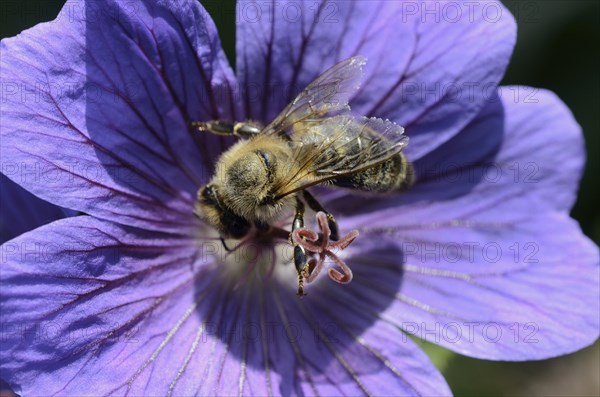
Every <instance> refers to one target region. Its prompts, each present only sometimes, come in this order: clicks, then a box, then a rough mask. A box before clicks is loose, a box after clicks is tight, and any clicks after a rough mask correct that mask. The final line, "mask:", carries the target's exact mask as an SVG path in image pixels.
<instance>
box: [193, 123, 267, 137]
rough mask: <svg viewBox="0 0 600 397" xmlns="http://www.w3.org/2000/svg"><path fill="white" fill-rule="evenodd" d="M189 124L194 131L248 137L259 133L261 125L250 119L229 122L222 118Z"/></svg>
mask: <svg viewBox="0 0 600 397" xmlns="http://www.w3.org/2000/svg"><path fill="white" fill-rule="evenodd" d="M190 126H191V127H192V128H193V129H194V130H196V131H201V132H203V131H206V132H210V133H211V134H215V135H221V136H238V137H241V138H250V137H253V136H254V135H258V134H260V132H261V131H262V126H261V125H260V124H258V123H255V122H252V121H246V122H234V123H232V122H229V121H223V120H212V121H192V122H191V123H190Z"/></svg>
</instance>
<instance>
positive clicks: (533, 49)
mask: <svg viewBox="0 0 600 397" xmlns="http://www.w3.org/2000/svg"><path fill="white" fill-rule="evenodd" d="M63 3H64V0H63V1H61V0H45V1H39V0H20V1H14V0H12V1H11V0H3V1H1V2H0V37H9V36H14V35H16V34H17V33H19V32H20V31H22V30H23V29H26V28H28V27H31V26H33V25H35V24H36V23H38V22H41V21H47V20H51V19H53V18H54V17H55V16H56V14H57V13H58V11H59V9H60V7H61V6H62V4H63ZM202 3H203V4H204V5H205V7H206V8H207V9H208V11H209V12H210V13H211V15H213V16H214V18H215V22H216V24H217V26H218V27H219V31H220V33H221V39H222V42H223V45H224V47H225V51H226V52H227V53H228V56H229V57H230V58H232V57H233V56H234V52H235V51H234V48H235V36H234V24H233V22H232V21H233V17H234V15H235V11H234V10H235V1H233V0H226V1H218V0H208V1H203V2H202ZM504 3H505V4H506V6H507V7H508V8H509V9H510V10H511V12H512V13H513V15H515V17H516V19H517V24H518V29H519V31H518V38H517V46H516V49H515V53H514V56H513V58H512V61H511V63H510V65H509V67H508V71H507V73H506V76H505V78H504V80H503V82H502V83H503V84H523V85H530V86H534V87H543V88H548V89H550V90H552V91H554V92H555V93H557V94H558V96H559V97H560V98H562V100H563V101H565V102H566V103H567V104H568V105H569V107H570V108H571V110H572V111H573V113H574V114H575V118H576V119H577V120H578V121H579V123H580V124H581V125H582V127H583V131H584V134H585V138H586V146H587V153H588V161H587V167H586V171H585V174H584V176H583V180H582V183H581V189H580V192H579V198H578V200H577V204H576V205H575V208H574V209H573V212H572V215H573V217H574V218H575V219H577V220H578V221H579V223H580V224H581V227H582V229H583V231H584V233H586V234H587V235H588V236H590V237H591V238H593V239H594V240H595V241H596V243H597V244H598V243H600V205H598V203H600V184H598V180H599V177H600V117H599V114H600V51H599V49H600V2H599V1H597V0H541V1H528V0H513V1H505V2H504ZM582 304H585V302H582ZM423 347H424V348H425V350H426V351H427V352H428V353H429V354H430V356H431V357H432V359H433V361H434V362H435V363H436V365H438V367H439V368H440V369H441V370H442V371H443V372H444V375H445V376H446V379H447V380H448V382H449V384H450V387H451V388H452V390H453V391H454V393H455V395H457V396H508V395H523V396H532V395H538V396H550V395H554V396H573V395H589V396H599V395H600V347H599V344H598V343H596V344H595V345H594V346H592V347H590V348H587V349H585V350H582V351H580V352H578V353H575V354H571V355H568V356H563V357H559V358H555V359H551V360H545V361H538V362H527V363H507V362H491V361H483V360H475V359H471V358H467V357H462V356H459V355H457V354H454V353H450V352H448V351H446V350H444V349H441V348H438V347H436V346H432V345H428V344H427V345H426V344H423Z"/></svg>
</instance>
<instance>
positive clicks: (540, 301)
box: [330, 87, 600, 360]
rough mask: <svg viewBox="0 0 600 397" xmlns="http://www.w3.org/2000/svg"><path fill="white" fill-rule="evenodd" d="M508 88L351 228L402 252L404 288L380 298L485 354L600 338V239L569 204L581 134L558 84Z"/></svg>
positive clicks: (435, 338) (525, 356) (569, 346)
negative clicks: (408, 187) (416, 175)
mask: <svg viewBox="0 0 600 397" xmlns="http://www.w3.org/2000/svg"><path fill="white" fill-rule="evenodd" d="M532 92H534V94H532ZM501 98H502V100H501V102H500V104H501V107H500V108H498V106H496V105H493V104H490V105H489V106H488V109H487V110H486V111H484V112H483V113H482V114H481V116H480V118H478V119H476V120H474V121H473V122H472V124H471V126H470V127H467V128H466V129H465V131H463V132H462V133H461V134H459V135H458V136H456V137H455V138H453V140H451V141H450V142H448V143H447V144H445V145H444V146H443V147H442V148H445V152H444V153H445V154H446V156H444V155H443V153H441V152H440V153H439V154H437V153H436V152H434V153H432V154H430V156H429V158H425V159H424V161H423V162H422V164H421V165H422V166H423V167H424V169H426V170H428V171H429V174H428V176H427V177H423V179H421V181H420V182H419V183H418V184H417V186H415V187H414V189H413V190H412V191H409V192H407V193H406V194H405V195H404V198H400V197H398V198H395V199H387V200H372V201H371V202H370V203H369V204H365V205H364V206H363V207H364V208H363V209H364V210H365V211H367V212H366V213H365V214H363V215H360V216H357V217H354V218H352V219H348V218H346V222H345V223H342V225H341V228H342V229H348V228H358V229H359V230H360V233H361V237H363V238H362V239H358V240H357V241H356V243H355V244H354V245H353V246H352V247H350V248H352V249H354V250H359V249H362V250H369V249H373V247H372V245H373V244H382V243H383V242H384V241H390V242H393V243H394V244H396V246H397V247H398V248H399V249H400V250H402V252H403V255H402V260H403V261H404V265H403V274H404V276H403V283H402V286H401V288H400V289H399V290H398V289H397V288H395V286H394V285H385V284H380V285H379V286H380V287H381V288H380V289H379V290H378V292H377V294H373V295H372V296H371V299H370V301H369V302H370V303H369V304H374V302H376V301H378V300H379V299H389V298H390V297H393V298H394V303H393V304H391V305H390V306H389V308H388V309H386V311H385V312H384V313H382V314H381V316H382V317H383V318H385V319H386V320H387V321H389V322H390V323H392V324H394V325H396V326H398V327H402V328H403V329H405V330H406V331H407V332H409V333H413V334H415V335H416V336H419V337H422V338H424V339H427V340H429V341H431V342H434V343H438V344H441V345H443V346H445V347H448V348H450V349H452V350H455V351H458V352H460V353H462V354H467V355H471V356H474V357H480V358H488V359H502V360H530V359H542V358H547V357H551V356H556V355H560V354H566V353H569V352H573V351H575V350H578V349H580V348H582V347H584V346H587V345H589V344H591V343H592V342H594V341H595V340H596V339H597V338H598V332H599V331H598V330H599V324H600V318H599V314H598V313H599V309H600V308H599V301H600V297H599V294H600V291H599V290H598V285H599V283H600V279H599V254H598V248H597V246H596V245H595V244H593V243H592V242H591V241H590V240H589V239H587V238H586V237H585V236H583V234H582V233H581V230H580V228H579V226H578V225H577V223H576V222H575V221H573V220H572V219H570V218H569V216H568V214H567V210H568V209H569V208H570V206H571V205H572V203H573V199H574V192H575V190H576V188H577V181H578V180H579V177H580V175H581V168H582V164H583V157H584V156H583V142H582V135H581V130H580V128H579V126H578V125H577V123H576V122H575V120H574V119H573V116H572V114H571V113H570V112H569V110H568V109H567V108H566V107H565V106H564V104H563V103H562V102H561V101H560V100H558V99H557V98H556V96H555V95H554V94H552V93H550V92H547V91H543V90H534V89H532V88H529V87H503V89H502V92H501ZM474 129H475V130H476V131H478V134H477V133H475V130H474ZM498 129H500V130H498ZM498 134H499V135H500V137H501V139H500V140H498V136H497V135H498ZM463 135H464V137H463ZM484 137H488V138H487V139H489V140H490V141H489V142H488V143H487V144H486V142H485V141H486V138H484ZM467 138H468V139H467ZM495 146H496V148H494V147H495ZM442 148H440V151H441V150H442ZM482 149H484V150H482ZM476 153H482V154H485V153H487V155H484V156H476V155H475V154H476ZM461 156H464V159H463V160H462V161H461ZM436 164H437V167H435V165H436ZM338 201H339V205H340V206H341V205H342V204H343V203H341V201H342V200H337V201H334V202H332V203H330V204H331V206H332V207H335V204H336V203H337V202H338ZM364 236H367V238H365V237H364ZM369 236H371V239H369ZM373 240H377V242H376V243H375V241H373ZM380 260H381V262H382V263H395V262H397V261H398V260H399V258H398V257H394V256H389V255H388V256H382V257H381V258H380ZM348 263H349V265H350V266H353V263H352V261H351V260H348ZM376 296H378V297H376Z"/></svg>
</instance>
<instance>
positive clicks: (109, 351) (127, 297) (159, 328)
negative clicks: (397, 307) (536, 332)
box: [0, 216, 450, 396]
mask: <svg viewBox="0 0 600 397" xmlns="http://www.w3.org/2000/svg"><path fill="white" fill-rule="evenodd" d="M59 237H60V239H59ZM0 251H1V252H0V253H1V254H2V257H1V258H2V263H1V265H2V272H1V273H0V282H1V283H2V286H3V288H2V290H1V291H0V306H1V307H0V308H1V309H2V311H1V313H2V318H1V320H2V325H3V339H2V341H1V350H0V363H1V364H0V365H1V366H0V371H1V372H0V376H1V377H2V378H3V379H7V380H8V381H9V383H10V385H11V387H13V388H14V390H15V391H16V392H18V393H22V394H24V395H27V394H31V393H33V392H35V391H36V390H44V391H45V392H46V393H59V394H67V395H75V394H76V395H87V394H89V393H90V390H92V389H93V393H94V394H95V395H104V394H118V395H121V394H126V393H129V394H131V395H139V394H145V395H148V394H150V395H182V394H186V395H187V394H201V395H231V394H242V395H244V394H245V395H306V394H318V395H340V394H342V395H357V394H367V395H394V396H395V395H434V394H435V395H449V394H450V391H449V390H448V387H447V385H446V383H445V382H444V380H443V378H442V376H441V375H440V374H439V372H438V371H437V370H436V369H435V368H434V367H433V365H432V364H431V363H430V362H429V361H428V359H427V357H426V356H425V354H424V353H423V352H421V351H420V350H419V349H418V347H417V346H416V345H414V344H413V343H412V342H411V341H410V339H408V338H407V337H406V335H404V334H403V333H402V331H400V330H399V329H398V328H396V327H393V326H391V325H389V324H386V323H385V322H384V320H382V319H380V318H379V315H378V313H380V312H381V311H383V309H384V308H385V304H386V303H389V301H388V300H385V299H383V300H382V301H380V302H377V303H376V304H374V305H371V306H368V307H367V306H364V305H363V304H361V301H362V300H363V299H364V296H363V294H365V288H364V287H363V285H362V284H361V283H357V284H355V285H354V284H352V285H350V286H348V288H347V289H344V291H341V290H340V287H339V286H338V285H337V284H335V283H332V282H330V281H328V280H323V282H315V284H314V285H312V284H311V289H310V295H311V297H310V299H302V300H301V299H300V298H298V297H297V296H296V295H295V293H294V292H295V288H293V286H290V285H288V284H286V283H282V282H280V281H278V279H271V280H270V282H269V283H268V284H266V285H265V284H264V283H265V282H266V281H265V280H264V279H261V277H264V274H261V273H260V272H258V273H253V275H252V276H251V277H250V279H249V280H247V282H246V283H245V284H243V285H242V286H241V287H240V288H238V289H233V285H234V284H235V283H236V281H237V280H235V279H234V278H226V277H225V278H224V277H223V275H224V273H223V266H231V265H239V266H245V265H246V264H245V262H244V261H243V257H242V260H239V261H238V262H237V263H228V264H224V262H223V258H220V257H219V252H222V249H221V246H220V243H219V242H218V241H205V242H204V244H198V243H196V244H192V242H190V241H189V240H184V239H181V238H175V237H173V236H172V235H167V234H157V233H154V232H146V231H141V230H138V229H133V228H127V227H122V226H117V225H115V224H111V223H108V222H104V221H100V220H97V219H95V218H93V217H87V216H80V217H75V218H69V219H65V220H60V221H57V222H54V223H52V224H50V225H47V226H43V227H41V228H39V229H36V230H35V231H32V232H29V233H26V234H24V235H22V236H20V237H18V238H16V239H14V240H12V241H10V242H8V243H6V244H4V245H3V246H2V247H1V250H0ZM216 262H220V263H219V264H218V265H217V266H214V265H215V264H216ZM285 270H289V271H290V272H291V273H290V275H291V279H292V281H293V279H294V277H293V275H292V274H293V272H294V269H293V267H292V266H291V265H290V266H289V267H288V268H287V269H278V270H277V271H278V272H285ZM355 274H356V276H355V277H357V279H358V280H359V281H361V280H362V281H365V280H366V281H368V280H373V279H377V280H379V279H387V280H396V281H397V282H398V281H399V280H400V279H399V276H400V273H399V271H398V268H390V267H388V268H385V267H381V268H376V269H374V270H373V269H371V268H370V267H369V266H368V264H366V263H364V264H362V265H361V266H357V269H356V273H355ZM353 285H354V286H353ZM98 374H101V376H98ZM91 380H93V381H91ZM91 387H92V388H91Z"/></svg>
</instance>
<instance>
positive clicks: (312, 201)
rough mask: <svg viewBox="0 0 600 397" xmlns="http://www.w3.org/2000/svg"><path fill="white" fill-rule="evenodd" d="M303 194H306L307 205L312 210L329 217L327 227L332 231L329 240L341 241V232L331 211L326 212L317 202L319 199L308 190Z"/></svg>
mask: <svg viewBox="0 0 600 397" xmlns="http://www.w3.org/2000/svg"><path fill="white" fill-rule="evenodd" d="M302 193H303V194H304V200H306V204H308V206H309V207H310V209H311V210H313V211H315V212H319V211H321V212H324V213H325V215H327V225H328V226H329V229H330V230H331V236H329V238H330V239H331V240H333V241H338V240H339V239H340V232H339V228H338V224H337V222H336V221H335V218H334V217H333V215H331V213H329V211H327V210H325V208H323V206H322V205H321V204H320V203H319V202H318V201H317V199H316V198H315V197H314V196H313V195H312V194H310V193H309V192H308V190H304V191H303V192H302Z"/></svg>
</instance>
